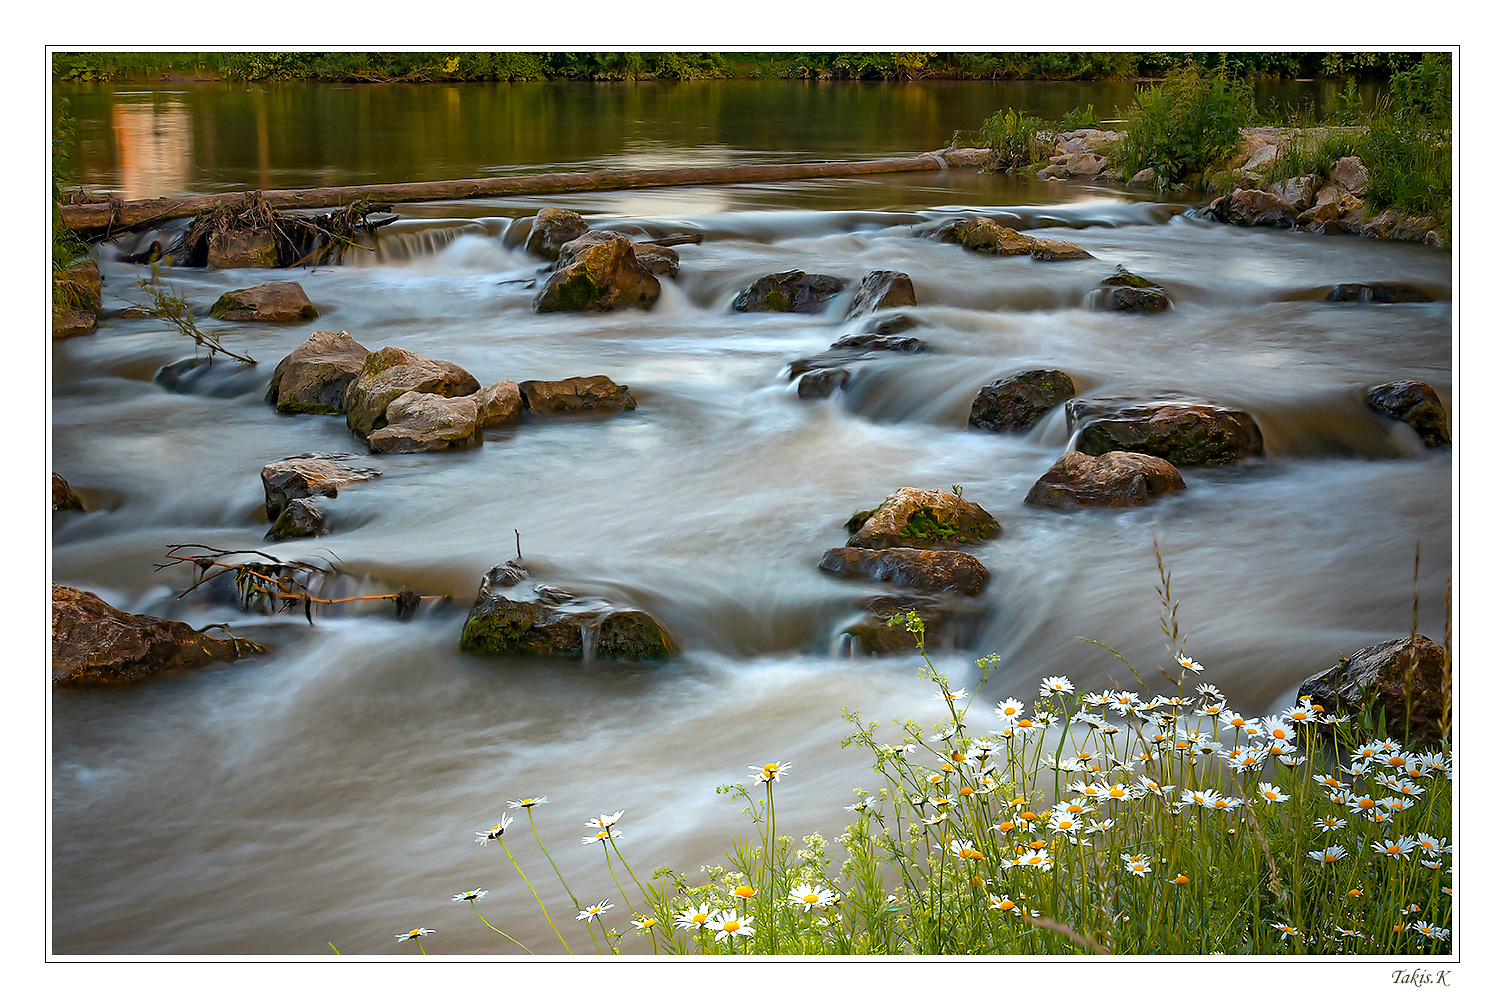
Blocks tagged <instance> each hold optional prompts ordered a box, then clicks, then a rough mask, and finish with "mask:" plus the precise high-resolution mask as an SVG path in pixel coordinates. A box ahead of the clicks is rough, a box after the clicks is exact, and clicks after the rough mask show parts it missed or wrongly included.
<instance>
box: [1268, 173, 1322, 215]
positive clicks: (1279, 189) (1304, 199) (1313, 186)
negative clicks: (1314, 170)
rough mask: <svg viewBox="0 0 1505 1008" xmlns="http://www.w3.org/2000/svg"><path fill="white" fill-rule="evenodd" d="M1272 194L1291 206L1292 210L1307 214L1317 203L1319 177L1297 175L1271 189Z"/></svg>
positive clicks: (1283, 180)
mask: <svg viewBox="0 0 1505 1008" xmlns="http://www.w3.org/2000/svg"><path fill="white" fill-rule="evenodd" d="M1270 192H1272V193H1274V194H1275V195H1276V196H1278V197H1280V198H1281V199H1283V200H1285V201H1286V203H1288V204H1290V207H1291V209H1292V210H1295V211H1297V212H1298V213H1302V212H1305V211H1306V210H1309V209H1311V207H1312V206H1313V205H1314V204H1315V203H1316V202H1317V176H1315V175H1297V176H1295V177H1294V178H1288V179H1282V180H1281V181H1279V182H1276V183H1275V184H1274V185H1272V186H1271V187H1270Z"/></svg>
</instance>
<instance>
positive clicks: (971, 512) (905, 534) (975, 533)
mask: <svg viewBox="0 0 1505 1008" xmlns="http://www.w3.org/2000/svg"><path fill="white" fill-rule="evenodd" d="M859 519H860V522H859ZM847 529H848V531H849V532H851V533H852V537H851V538H850V539H848V540H847V545H848V546H861V547H866V548H868V549H888V548H891V547H895V546H909V547H915V548H918V549H930V548H937V547H939V548H946V547H950V546H956V545H964V544H967V543H976V542H981V541H982V540H984V539H992V538H993V537H994V536H997V535H998V534H999V533H1000V532H1002V531H1003V529H1002V527H1001V526H1000V525H999V524H998V521H997V519H995V518H994V517H993V516H992V515H990V514H988V512H986V511H984V510H983V509H982V507H981V506H980V505H978V504H975V503H973V502H972V501H969V500H966V499H965V498H962V497H960V496H958V495H957V494H954V493H951V492H949V491H946V490H920V489H917V488H915V487H900V488H899V489H898V490H896V491H894V492H893V493H892V494H890V495H889V497H888V498H887V499H886V500H884V502H883V503H882V504H880V505H879V506H878V507H877V508H876V509H874V510H872V511H868V512H858V513H857V514H855V515H853V516H852V518H851V520H849V521H848V523H847Z"/></svg>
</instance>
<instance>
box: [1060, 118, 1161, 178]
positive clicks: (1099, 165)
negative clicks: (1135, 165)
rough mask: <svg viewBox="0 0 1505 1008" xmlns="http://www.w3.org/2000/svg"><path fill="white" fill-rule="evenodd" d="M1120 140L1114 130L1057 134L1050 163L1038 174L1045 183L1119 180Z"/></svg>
mask: <svg viewBox="0 0 1505 1008" xmlns="http://www.w3.org/2000/svg"><path fill="white" fill-rule="evenodd" d="M1121 136H1122V134H1120V133H1117V132H1115V131H1113V130H1102V129H1079V130H1071V131H1070V132H1067V133H1061V134H1058V135H1057V136H1056V138H1055V144H1054V146H1053V148H1052V150H1051V154H1050V159H1049V162H1048V163H1047V164H1046V166H1045V168H1044V169H1042V170H1041V171H1040V172H1039V173H1038V174H1039V176H1040V178H1043V179H1061V178H1072V177H1077V178H1104V179H1117V178H1118V175H1119V173H1118V171H1117V168H1116V166H1115V161H1116V158H1115V155H1114V147H1115V145H1116V144H1117V143H1118V141H1119V138H1120V137H1121ZM1150 176H1151V180H1152V179H1153V177H1154V173H1153V172H1151V173H1150ZM1140 181H1141V182H1144V181H1146V180H1145V179H1140Z"/></svg>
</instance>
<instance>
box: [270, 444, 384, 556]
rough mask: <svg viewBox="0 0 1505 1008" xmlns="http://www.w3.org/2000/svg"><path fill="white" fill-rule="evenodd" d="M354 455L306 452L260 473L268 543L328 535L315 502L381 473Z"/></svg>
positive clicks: (322, 512)
mask: <svg viewBox="0 0 1505 1008" xmlns="http://www.w3.org/2000/svg"><path fill="white" fill-rule="evenodd" d="M361 462H362V460H361V459H360V458H359V457H358V456H355V455H346V454H341V453H330V452H309V453H307V454H304V455H294V456H292V457H291V458H285V459H282V460H281V461H280V462H272V463H269V464H267V465H265V466H263V467H262V469H261V486H262V491H263V493H264V495H265V498H266V515H267V520H268V521H270V522H271V523H272V528H271V530H270V531H269V532H267V538H268V539H276V540H283V539H299V538H304V537H306V536H315V535H322V534H324V533H325V532H327V531H329V528H328V514H327V513H326V511H325V508H324V507H323V506H322V505H321V504H320V503H319V501H318V500H317V498H320V497H324V498H334V497H337V496H339V492H340V488H341V487H346V486H349V485H351V484H354V483H364V482H365V481H367V480H371V479H375V478H376V477H378V476H380V475H381V470H379V469H373V468H371V467H370V466H367V465H362V464H361Z"/></svg>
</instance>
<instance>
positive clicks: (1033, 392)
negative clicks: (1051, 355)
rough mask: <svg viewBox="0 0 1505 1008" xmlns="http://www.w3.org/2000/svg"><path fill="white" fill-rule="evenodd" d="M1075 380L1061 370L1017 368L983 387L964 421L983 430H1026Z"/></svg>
mask: <svg viewBox="0 0 1505 1008" xmlns="http://www.w3.org/2000/svg"><path fill="white" fill-rule="evenodd" d="M1074 395H1076V383H1075V382H1073V381H1072V380H1071V376H1070V375H1069V374H1067V373H1066V372H1064V371H1052V370H1039V371H1020V372H1018V373H1017V374H1012V375H1009V376H1008V377H1007V378H1003V379H1000V380H999V381H996V382H993V384H991V385H986V386H984V387H983V389H982V391H981V392H979V393H977V398H976V399H974V400H972V412H971V415H970V416H968V417H967V424H968V425H969V426H971V427H980V428H982V429H983V430H993V431H997V430H1006V431H1027V430H1029V429H1030V428H1032V427H1034V426H1035V424H1037V423H1039V422H1040V418H1041V417H1043V416H1044V415H1045V414H1047V413H1049V412H1050V411H1051V410H1053V409H1055V408H1056V407H1057V406H1059V405H1061V404H1062V403H1063V402H1065V401H1066V400H1068V399H1070V398H1071V397H1072V396H1074Z"/></svg>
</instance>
